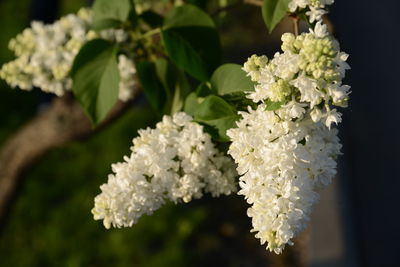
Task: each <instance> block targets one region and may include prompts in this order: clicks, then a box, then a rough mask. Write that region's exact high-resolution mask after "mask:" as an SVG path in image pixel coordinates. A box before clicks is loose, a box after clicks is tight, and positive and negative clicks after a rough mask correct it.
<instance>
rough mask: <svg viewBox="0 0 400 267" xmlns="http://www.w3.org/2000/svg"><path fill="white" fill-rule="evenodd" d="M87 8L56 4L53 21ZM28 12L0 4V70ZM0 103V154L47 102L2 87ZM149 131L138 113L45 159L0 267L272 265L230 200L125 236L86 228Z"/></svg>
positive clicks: (27, 189)
mask: <svg viewBox="0 0 400 267" xmlns="http://www.w3.org/2000/svg"><path fill="white" fill-rule="evenodd" d="M85 3H86V2H85V1H82V0H80V1H79V0H63V1H60V12H59V13H60V14H59V15H64V14H68V13H71V12H76V11H77V10H78V9H79V8H80V7H81V6H83V5H84V4H85ZM31 4H32V3H31V1H29V0H19V1H15V0H2V1H1V2H0V25H2V26H3V27H2V33H1V34H0V64H3V63H4V62H7V61H9V60H11V59H12V58H13V55H12V53H11V52H10V51H9V50H8V49H7V44H8V41H9V40H10V38H12V37H14V36H15V35H16V34H17V33H19V32H21V31H22V30H23V29H24V28H25V27H26V26H27V25H28V23H29V17H30V16H31V14H30V12H31ZM232 38H233V39H235V38H238V36H233V37H232ZM234 42H235V40H234ZM0 99H1V104H0V109H1V114H2V115H1V118H0V145H1V144H3V143H4V142H5V141H6V139H7V137H9V136H11V135H12V134H13V133H14V132H15V131H16V130H17V129H18V128H19V127H20V126H21V125H23V124H24V123H25V122H27V121H28V120H29V119H30V118H31V117H32V116H33V115H34V114H36V113H37V112H39V111H40V109H41V108H45V107H43V104H41V105H42V107H40V103H43V99H45V97H44V96H43V95H42V94H41V93H39V92H25V91H21V90H15V89H14V90H13V89H11V88H9V87H8V86H7V85H6V84H5V83H4V82H3V81H1V82H0ZM142 102H143V101H142ZM154 123H155V117H154V116H153V115H152V112H151V110H150V109H149V108H148V107H147V106H146V104H140V105H138V106H136V107H134V108H132V109H131V110H129V111H128V112H127V113H126V114H125V115H124V116H123V117H122V118H121V119H119V120H118V121H117V122H115V123H114V124H113V125H111V126H110V127H109V128H107V129H106V130H104V131H102V132H101V133H99V134H97V135H96V136H94V137H92V138H91V139H89V140H87V141H84V142H79V143H74V144H70V145H68V146H67V147H63V148H60V149H57V150H53V151H52V152H50V153H49V154H47V155H46V156H45V158H43V159H42V160H41V161H40V163H39V164H36V165H35V166H34V168H33V169H32V170H31V171H29V172H28V174H27V175H26V177H25V178H24V179H25V180H24V181H23V183H22V185H21V187H20V189H19V192H18V195H17V198H16V201H15V203H14V205H13V207H12V208H11V212H10V214H9V216H8V217H7V220H6V222H5V224H4V225H3V227H2V229H0V259H1V260H0V266H71V267H72V266H205V265H209V266H217V265H218V266H265V265H266V264H267V262H268V261H270V259H267V255H268V254H267V253H266V251H265V248H264V247H262V246H260V245H259V241H258V240H257V239H255V238H254V236H253V234H251V233H250V219H249V218H248V217H247V216H246V208H247V207H246V203H245V201H243V199H242V198H241V197H238V196H231V197H223V198H220V199H212V198H211V197H206V198H204V199H202V200H196V201H193V202H192V203H190V204H181V205H173V204H168V205H167V206H165V207H163V208H162V209H160V210H159V211H157V212H156V213H155V214H154V215H153V216H150V217H146V216H145V217H143V218H141V220H140V222H139V223H138V224H137V225H134V226H133V227H132V228H126V229H112V230H105V229H104V227H103V225H102V222H99V221H94V220H93V218H92V215H91V212H90V210H91V209H92V207H93V199H94V197H95V196H96V195H97V194H98V193H99V192H100V190H99V186H100V185H101V184H102V183H105V182H106V180H107V175H108V173H110V171H111V168H110V164H111V163H114V162H117V161H120V160H122V157H123V155H126V154H128V153H129V147H130V145H131V140H132V138H133V137H134V136H135V135H136V131H137V129H139V128H143V127H146V126H148V125H152V124H154Z"/></svg>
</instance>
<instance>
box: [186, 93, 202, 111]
mask: <svg viewBox="0 0 400 267" xmlns="http://www.w3.org/2000/svg"><path fill="white" fill-rule="evenodd" d="M200 103H201V101H200V99H199V98H198V97H197V94H196V93H195V92H192V93H190V94H189V95H188V96H187V97H186V99H185V103H184V109H183V111H185V112H186V113H187V114H189V115H191V116H194V114H195V113H196V111H197V108H198V107H199V105H200Z"/></svg>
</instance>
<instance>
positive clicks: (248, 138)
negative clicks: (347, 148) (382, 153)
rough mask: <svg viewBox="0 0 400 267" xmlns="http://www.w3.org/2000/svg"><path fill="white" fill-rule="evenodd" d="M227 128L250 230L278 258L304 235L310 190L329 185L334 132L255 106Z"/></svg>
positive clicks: (334, 153) (312, 196)
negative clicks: (235, 123) (234, 125)
mask: <svg viewBox="0 0 400 267" xmlns="http://www.w3.org/2000/svg"><path fill="white" fill-rule="evenodd" d="M241 115H242V117H243V119H242V120H241V121H240V122H239V123H238V128H236V129H230V130H229V131H228V135H229V137H230V138H231V140H232V145H231V146H230V148H229V153H230V154H231V155H232V157H233V158H234V159H235V161H236V163H237V164H238V168H237V170H238V172H239V175H242V176H241V178H240V183H239V185H240V187H241V190H240V191H239V194H241V195H244V196H245V198H246V200H247V202H248V203H249V204H251V207H250V208H249V209H248V212H247V214H248V216H249V217H251V218H252V224H253V231H254V232H257V234H256V237H257V238H259V239H260V241H261V243H262V244H264V243H265V242H268V245H267V249H269V250H270V251H274V252H276V253H280V252H281V251H282V249H283V248H284V246H285V245H286V244H290V245H291V244H293V242H292V241H291V240H292V238H294V237H295V236H296V235H297V234H298V233H299V232H300V231H302V230H304V228H305V226H306V223H307V221H308V220H309V215H310V212H311V208H312V206H313V204H314V203H315V202H316V201H317V200H318V194H317V193H316V192H315V189H316V188H318V187H321V186H323V185H327V184H329V183H330V181H331V179H332V177H333V176H334V175H335V173H336V170H335V168H336V162H335V158H336V156H337V155H338V154H339V153H340V147H341V146H340V144H339V140H338V138H337V130H336V129H331V130H329V129H328V128H327V127H325V126H324V125H323V124H321V123H314V122H312V121H311V120H307V121H298V122H296V121H291V120H282V119H281V118H280V117H279V116H278V115H277V114H275V113H274V112H273V111H266V110H265V105H264V104H261V105H259V106H258V107H257V109H256V110H252V109H249V111H248V112H241Z"/></svg>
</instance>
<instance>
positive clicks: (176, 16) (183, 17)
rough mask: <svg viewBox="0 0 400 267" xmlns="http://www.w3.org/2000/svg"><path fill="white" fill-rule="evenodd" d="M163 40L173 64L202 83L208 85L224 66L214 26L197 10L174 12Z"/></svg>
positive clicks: (187, 9)
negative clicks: (218, 67)
mask: <svg viewBox="0 0 400 267" xmlns="http://www.w3.org/2000/svg"><path fill="white" fill-rule="evenodd" d="M161 36H162V39H163V42H164V45H165V48H166V51H167V54H168V55H169V57H170V58H171V59H172V61H173V62H174V63H175V64H176V65H177V66H178V67H180V68H182V69H183V70H185V71H186V72H187V73H189V74H190V75H191V76H193V77H194V78H196V79H198V80H200V81H207V80H208V79H209V78H210V76H211V74H212V72H213V71H214V70H215V68H216V67H217V66H218V65H219V63H220V58H221V47H220V42H219V36H218V33H217V31H216V29H215V25H214V22H213V21H212V19H211V18H210V17H209V16H208V15H207V14H206V13H205V12H203V11H202V10H201V9H199V8H198V7H196V6H192V5H183V6H179V7H176V8H174V9H173V10H172V11H171V12H170V13H169V14H168V15H167V17H166V18H165V21H164V27H163V29H162V31H161Z"/></svg>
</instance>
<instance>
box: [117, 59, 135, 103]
mask: <svg viewBox="0 0 400 267" xmlns="http://www.w3.org/2000/svg"><path fill="white" fill-rule="evenodd" d="M118 70H119V75H120V80H119V97H118V98H119V99H120V100H122V101H128V100H129V99H131V98H132V96H133V93H134V90H133V88H135V86H136V81H135V74H136V67H135V64H134V63H133V60H131V59H130V58H128V57H127V56H125V55H123V54H121V55H119V56H118Z"/></svg>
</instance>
